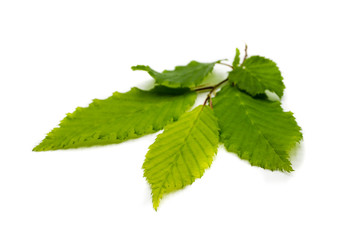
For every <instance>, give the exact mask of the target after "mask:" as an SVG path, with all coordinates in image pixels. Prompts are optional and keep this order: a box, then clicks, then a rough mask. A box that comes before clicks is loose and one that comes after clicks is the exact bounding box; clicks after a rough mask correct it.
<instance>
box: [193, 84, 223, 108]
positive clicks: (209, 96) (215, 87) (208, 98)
mask: <svg viewBox="0 0 360 240" xmlns="http://www.w3.org/2000/svg"><path fill="white" fill-rule="evenodd" d="M228 80H229V79H228V78H227V79H225V80H223V81H221V82H219V83H218V84H216V85H214V86H212V87H204V88H198V89H195V91H202V90H207V89H211V90H210V92H209V93H208V95H207V97H206V99H205V101H204V104H203V106H205V105H206V103H207V102H208V101H209V105H210V107H211V108H213V104H212V99H211V94H213V93H214V91H215V90H216V89H217V88H218V87H220V86H221V85H222V84H223V83H225V82H227V81H228Z"/></svg>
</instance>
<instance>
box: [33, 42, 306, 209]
mask: <svg viewBox="0 0 360 240" xmlns="http://www.w3.org/2000/svg"><path fill="white" fill-rule="evenodd" d="M215 64H224V65H227V66H229V67H230V68H231V71H230V72H229V75H228V78H226V79H225V80H223V81H221V82H219V83H218V84H216V85H214V86H201V87H199V86H200V85H201V84H203V82H204V79H205V78H206V77H207V76H208V75H209V74H211V72H212V70H213V68H214V66H215ZM132 69H133V70H143V71H146V72H148V73H149V74H150V76H151V77H153V78H154V79H155V87H154V88H153V89H151V90H149V91H144V90H140V89H138V88H132V89H131V90H130V91H129V92H126V93H118V92H115V93H114V94H113V95H112V96H111V97H109V98H107V99H105V100H98V99H95V100H93V102H92V103H91V104H90V105H89V106H88V107H87V108H77V109H76V110H75V112H73V113H71V114H68V115H67V116H66V117H65V118H64V119H63V120H62V121H61V123H60V125H59V127H57V128H54V129H53V130H52V131H51V132H50V133H48V135H47V136H46V138H45V139H44V140H43V141H42V142H41V143H40V144H39V145H37V146H36V147H35V148H34V149H33V150H34V151H47V150H56V149H67V148H77V147H88V146H93V145H105V144H112V143H120V142H123V141H126V140H128V139H132V138H137V137H140V136H143V135H145V134H149V133H154V132H157V131H159V130H161V129H164V131H163V133H161V134H159V135H158V136H157V138H156V140H155V142H154V143H153V144H152V145H151V146H150V148H149V151H148V153H147V154H146V159H145V162H144V164H143V169H144V176H145V177H146V179H147V181H148V182H149V184H150V185H151V190H152V200H153V206H154V208H155V210H156V209H157V208H158V206H159V202H160V200H161V198H162V197H163V195H164V194H166V193H169V192H172V191H175V190H177V189H181V188H183V187H185V186H187V185H190V184H191V183H193V182H194V181H195V179H197V178H200V177H201V176H202V175H203V174H204V171H205V169H207V168H209V167H210V165H211V163H212V160H213V158H214V155H215V154H216V152H217V149H218V144H219V143H223V144H224V145H225V147H226V149H227V150H228V151H230V152H234V153H236V154H237V155H238V156H239V157H240V158H242V159H245V160H248V161H249V162H250V164H251V165H254V166H259V167H262V168H264V169H269V170H272V171H274V170H279V171H286V172H291V171H293V169H292V167H291V162H290V160H289V157H290V156H289V153H290V151H291V149H292V148H293V147H294V146H295V145H296V143H297V142H299V141H300V140H301V139H302V134H301V129H300V127H299V126H298V125H297V123H296V121H295V118H294V117H293V114H292V113H291V112H284V111H283V109H282V108H281V105H280V102H279V101H270V100H269V99H268V97H267V95H266V91H271V92H274V93H276V94H277V95H278V97H279V99H281V97H282V95H283V92H284V89H285V86H284V83H283V78H282V76H281V73H280V71H279V69H278V67H277V65H276V64H275V63H274V62H273V61H271V60H269V59H267V58H264V57H260V56H252V57H249V58H248V57H247V51H246V49H245V56H244V58H243V61H242V63H240V51H239V50H238V49H236V55H235V58H234V61H233V63H232V65H229V64H226V63H223V62H221V61H216V62H211V63H200V62H196V61H192V62H190V63H189V64H188V65H186V66H178V67H176V68H175V69H174V70H171V71H168V70H165V71H163V72H161V73H160V72H157V71H155V70H153V69H152V68H150V67H149V66H144V65H138V66H134V67H132ZM219 89H220V91H218V92H216V90H219ZM204 91H209V93H208V96H207V98H206V100H205V102H204V104H203V105H200V106H197V107H195V108H194V109H192V110H191V111H187V110H189V108H191V106H192V105H193V104H194V102H195V100H196V97H197V92H204ZM214 96H215V97H214Z"/></svg>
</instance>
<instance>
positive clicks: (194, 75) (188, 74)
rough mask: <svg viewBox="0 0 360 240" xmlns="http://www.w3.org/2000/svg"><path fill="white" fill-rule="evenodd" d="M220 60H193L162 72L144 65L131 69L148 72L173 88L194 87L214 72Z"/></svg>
mask: <svg viewBox="0 0 360 240" xmlns="http://www.w3.org/2000/svg"><path fill="white" fill-rule="evenodd" d="M219 62H220V61H216V62H212V63H200V62H196V61H191V62H190V63H189V64H188V65H186V66H177V67H175V70H172V71H169V70H165V71H163V72H162V73H159V72H157V71H155V70H153V69H152V68H150V67H149V66H144V65H137V66H133V67H131V69H132V70H142V71H146V72H148V73H149V74H150V76H152V77H153V78H154V79H155V82H156V83H157V84H159V85H163V86H167V87H171V88H179V87H182V88H192V87H196V86H199V85H200V84H201V83H202V82H203V81H204V79H205V77H206V76H207V75H209V74H210V73H211V72H212V70H213V68H214V66H215V64H216V63H219Z"/></svg>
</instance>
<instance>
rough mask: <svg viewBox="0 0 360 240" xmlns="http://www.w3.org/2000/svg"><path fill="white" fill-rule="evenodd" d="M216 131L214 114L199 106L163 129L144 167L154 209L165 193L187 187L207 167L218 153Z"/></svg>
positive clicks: (217, 134)
mask: <svg viewBox="0 0 360 240" xmlns="http://www.w3.org/2000/svg"><path fill="white" fill-rule="evenodd" d="M218 141H219V129H218V123H217V119H216V118H215V116H214V112H213V110H212V109H210V107H208V106H204V107H203V106H198V107H196V108H195V109H194V110H192V111H191V112H188V113H185V114H184V115H183V116H182V117H181V118H180V119H179V120H178V121H177V122H174V123H172V124H169V125H167V126H166V127H165V129H164V132H163V133H162V134H160V135H158V137H157V138H156V141H155V143H153V144H152V145H151V146H150V148H149V151H148V153H147V154H146V159H145V162H144V165H143V169H144V176H145V177H146V179H147V181H148V182H149V184H150V185H151V189H152V199H153V206H154V208H155V209H157V207H158V206H159V202H160V200H161V198H162V196H163V195H164V194H165V193H169V192H171V191H174V190H177V189H181V188H183V187H185V186H187V185H190V184H191V183H193V182H194V181H195V179H196V178H200V177H201V176H202V175H203V173H204V171H205V169H206V168H208V167H210V165H211V163H212V160H213V157H214V155H215V153H216V151H217V147H218Z"/></svg>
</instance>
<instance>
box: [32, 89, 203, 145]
mask: <svg viewBox="0 0 360 240" xmlns="http://www.w3.org/2000/svg"><path fill="white" fill-rule="evenodd" d="M195 98H196V94H195V93H193V92H190V91H189V90H186V89H180V90H174V89H170V92H169V91H168V90H167V89H166V88H164V87H156V88H154V89H152V90H150V91H144V90H140V89H138V88H132V89H131V90H130V91H129V92H127V93H118V92H115V93H114V94H113V95H112V96H111V97H109V98H107V99H105V100H98V99H95V100H94V101H93V102H92V103H91V104H90V105H89V106H88V107H86V108H77V109H76V110H75V112H73V113H70V114H67V116H66V117H65V118H64V119H63V120H62V121H61V122H60V125H59V127H56V128H54V129H53V130H52V131H51V132H50V133H48V135H47V136H46V137H45V139H44V140H43V141H42V142H41V143H40V144H39V145H37V146H36V147H35V148H34V149H33V151H47V150H57V149H68V148H78V147H89V146H93V145H105V144H112V143H120V142H123V141H126V140H128V139H133V138H137V137H140V136H143V135H145V134H149V133H154V132H156V131H158V130H161V129H162V128H163V127H164V126H165V125H166V124H167V123H169V122H171V121H173V120H177V119H178V118H179V117H180V115H181V114H182V113H183V112H185V111H186V110H187V109H188V108H189V107H190V106H191V105H192V104H194V101H195ZM162 112H165V114H162Z"/></svg>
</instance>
